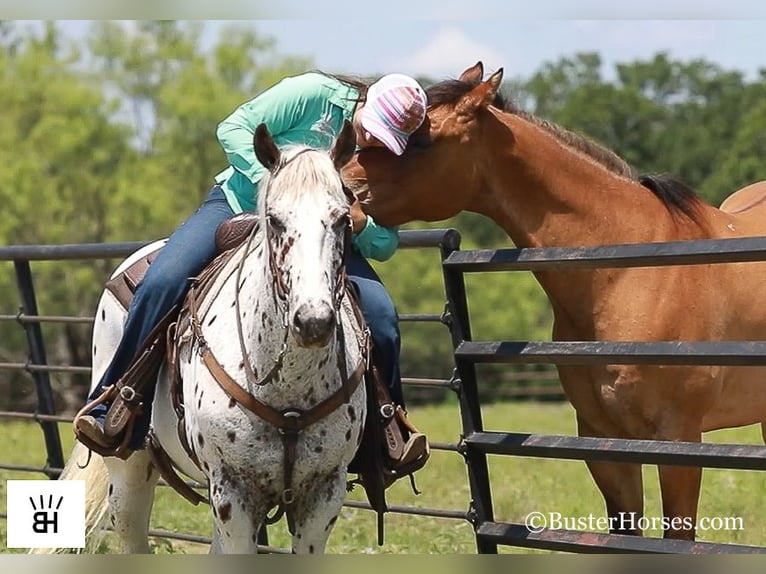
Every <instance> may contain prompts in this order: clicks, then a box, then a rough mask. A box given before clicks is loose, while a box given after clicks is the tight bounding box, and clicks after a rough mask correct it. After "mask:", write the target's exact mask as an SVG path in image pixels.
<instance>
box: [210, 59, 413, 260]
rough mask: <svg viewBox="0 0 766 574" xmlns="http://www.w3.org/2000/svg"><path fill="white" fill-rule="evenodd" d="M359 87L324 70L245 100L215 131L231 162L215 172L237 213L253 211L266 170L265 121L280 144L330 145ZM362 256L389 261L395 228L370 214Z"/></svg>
mask: <svg viewBox="0 0 766 574" xmlns="http://www.w3.org/2000/svg"><path fill="white" fill-rule="evenodd" d="M358 97H359V93H358V91H357V90H356V89H355V88H353V87H351V86H348V85H346V84H344V83H343V82H341V81H339V80H336V79H335V78H331V77H328V76H325V75H323V74H320V73H315V72H308V73H305V74H301V75H299V76H293V77H289V78H285V79H284V80H282V81H281V82H279V83H278V84H276V85H274V86H272V87H271V88H269V89H268V90H266V91H264V92H262V93H260V94H259V95H258V96H256V97H255V98H253V99H252V100H250V101H249V102H245V103H244V104H242V105H241V106H240V107H239V108H237V109H236V110H234V112H233V113H232V114H231V115H230V116H229V117H227V118H226V119H224V120H223V121H222V122H221V123H220V124H219V125H218V129H217V131H216V135H217V137H218V141H219V142H220V144H221V147H223V150H224V152H225V153H226V157H227V158H228V160H229V167H228V168H226V169H225V170H223V171H222V172H221V173H219V174H218V175H217V176H216V177H215V181H216V183H217V184H219V185H220V186H221V189H223V192H224V194H225V195H226V199H227V201H228V202H229V205H230V206H231V208H232V210H233V211H234V213H241V212H242V211H254V210H255V206H256V204H257V197H258V183H259V182H260V181H261V178H262V177H263V175H264V174H265V173H266V172H267V170H266V168H265V167H264V166H263V165H261V164H260V162H259V161H258V160H257V159H256V157H255V150H254V149H253V134H254V133H255V128H256V127H258V125H259V124H261V123H265V124H266V126H267V127H268V128H269V131H270V132H271V134H272V136H273V138H274V142H275V143H276V144H277V146H280V147H282V146H285V145H290V144H299V145H308V146H311V147H315V148H324V149H329V148H330V147H331V146H332V144H333V142H334V141H335V138H336V137H337V135H338V134H339V133H340V130H341V128H342V127H343V121H344V120H351V118H352V116H353V114H354V109H355V107H356V103H357V100H358ZM352 243H353V245H354V247H355V248H356V249H357V251H359V253H360V254H361V255H362V256H363V257H368V258H372V259H376V260H378V261H385V260H386V259H389V258H390V257H391V256H392V255H393V254H394V252H395V251H396V249H397V247H399V231H398V228H396V227H384V226H382V225H378V224H377V223H376V222H375V221H374V219H373V218H372V217H371V216H369V215H368V216H367V223H366V224H365V226H364V228H363V229H362V230H361V231H359V232H358V233H355V234H354V235H353V238H352Z"/></svg>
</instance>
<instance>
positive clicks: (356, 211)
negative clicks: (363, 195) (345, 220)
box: [350, 198, 367, 233]
mask: <svg viewBox="0 0 766 574" xmlns="http://www.w3.org/2000/svg"><path fill="white" fill-rule="evenodd" d="M350 213H351V225H352V229H353V231H354V233H359V232H360V231H362V229H364V226H365V225H367V214H366V213H365V212H364V211H362V204H361V203H359V199H357V198H355V199H354V202H353V203H352V204H351V208H350Z"/></svg>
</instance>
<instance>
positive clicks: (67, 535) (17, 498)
mask: <svg viewBox="0 0 766 574" xmlns="http://www.w3.org/2000/svg"><path fill="white" fill-rule="evenodd" d="M7 486H8V505H7V507H8V548H83V547H84V546H85V482H84V481H81V480H61V481H59V480H9V481H8V483H7Z"/></svg>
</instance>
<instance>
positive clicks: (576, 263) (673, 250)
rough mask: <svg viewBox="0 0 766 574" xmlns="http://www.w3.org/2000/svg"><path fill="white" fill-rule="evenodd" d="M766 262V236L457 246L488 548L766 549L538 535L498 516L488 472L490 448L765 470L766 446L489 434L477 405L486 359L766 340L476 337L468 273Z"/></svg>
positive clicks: (693, 352)
mask: <svg viewBox="0 0 766 574" xmlns="http://www.w3.org/2000/svg"><path fill="white" fill-rule="evenodd" d="M764 261H766V237H750V238H744V239H720V240H702V241H678V242H665V243H648V244H630V245H607V246H598V247H580V248H558V247H557V248H534V249H529V248H527V249H497V250H488V249H483V250H474V251H459V250H455V251H452V252H451V253H449V254H448V255H447V256H446V257H445V258H444V263H443V268H444V273H445V278H446V279H445V281H446V283H447V285H446V289H447V292H448V294H449V295H450V296H448V300H449V301H450V303H451V304H454V305H455V311H454V312H453V316H452V319H453V322H456V323H458V324H457V325H456V326H453V337H454V347H455V363H456V367H457V373H458V376H459V378H461V380H462V382H463V386H462V396H461V410H462V411H463V432H464V437H465V438H464V440H463V441H462V443H461V445H460V447H461V449H462V450H463V452H464V453H465V456H466V459H467V461H468V465H469V478H470V484H471V493H472V497H473V500H474V505H473V512H474V514H475V521H474V527H475V532H476V537H477V547H478V548H479V551H480V552H490V553H494V552H497V546H498V545H500V544H502V545H511V546H519V547H525V548H538V549H548V550H559V551H562V550H563V551H569V552H620V553H623V552H636V553H657V552H670V553H695V554H697V553H766V548H764V547H752V546H743V545H733V544H713V543H695V542H684V541H678V540H658V539H651V538H642V537H632V536H620V535H611V534H601V533H594V532H579V531H577V532H575V531H561V530H543V531H542V532H539V533H532V532H530V530H529V529H528V528H527V527H526V526H524V525H520V524H513V523H503V522H497V521H496V520H495V518H494V515H493V509H492V498H491V485H490V481H489V476H488V474H487V472H486V456H487V455H490V454H492V455H514V456H528V457H544V458H559V459H576V460H609V461H618V462H632V463H642V464H644V463H645V464H672V465H691V466H706V467H715V468H732V469H752V470H764V469H766V447H761V446H751V445H725V444H700V443H682V442H679V443H676V442H660V441H639V440H619V439H608V440H607V439H603V440H602V439H592V438H583V437H563V436H549V435H533V434H520V433H510V432H485V431H484V429H483V427H482V421H481V412H480V409H479V408H477V406H476V405H478V402H479V399H478V392H477V383H476V371H475V367H476V365H477V364H479V363H508V364H542V363H546V364H547V363H551V364H561V365H575V364H576V365H585V364H587V365H595V364H597V365H606V364H669V365H693V364H702V365H766V341H715V342H713V341H693V342H692V341H689V342H686V341H636V342H633V341H630V342H622V341H473V340H472V337H471V331H470V322H469V317H468V313H467V308H466V307H465V303H464V301H465V284H464V278H463V274H465V273H474V272H507V271H547V272H550V271H557V272H558V271H561V272H566V271H568V270H572V269H592V268H606V267H654V266H666V265H697V264H705V265H707V264H712V263H715V264H721V263H729V264H730V263H739V264H745V263H747V262H764ZM466 383H468V384H466Z"/></svg>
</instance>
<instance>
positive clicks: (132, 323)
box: [90, 186, 234, 448]
mask: <svg viewBox="0 0 766 574" xmlns="http://www.w3.org/2000/svg"><path fill="white" fill-rule="evenodd" d="M233 215H234V212H233V211H232V209H231V207H229V204H228V202H227V201H226V197H225V196H224V194H223V191H221V188H219V187H218V186H215V187H213V188H212V189H211V190H210V192H209V193H208V195H207V198H206V199H205V201H204V202H203V203H202V205H200V207H199V208H198V209H197V211H196V212H195V213H194V214H193V215H192V216H191V217H189V218H188V219H187V220H186V221H185V222H183V223H182V224H181V225H180V226H179V227H178V228H177V229H176V230H175V231H174V232H173V233H172V234H171V235H170V237H169V238H168V241H167V243H166V244H165V246H164V247H163V248H162V250H161V251H160V253H159V254H158V255H157V257H156V259H155V260H154V261H153V262H152V264H151V265H149V269H148V270H147V272H146V275H145V276H144V278H143V280H142V281H141V283H139V285H138V287H137V288H136V293H135V295H134V297H133V301H132V302H131V304H130V307H129V308H128V316H127V320H126V321H125V326H124V331H123V334H122V339H121V340H120V344H119V345H118V346H117V350H116V351H115V354H114V357H113V358H112V362H111V363H110V364H109V367H107V369H106V371H105V372H104V375H103V376H102V377H101V380H100V381H99V383H98V385H97V386H96V387H95V389H94V390H93V392H92V393H91V395H90V399H94V398H96V397H98V396H99V395H100V394H101V393H102V392H103V389H104V388H105V387H108V386H109V385H113V384H115V383H117V381H118V380H119V379H120V377H122V376H123V374H124V373H125V371H127V369H128V367H130V364H131V363H132V361H133V359H134V358H135V355H136V353H137V352H138V350H139V349H141V348H142V347H143V345H144V343H145V342H146V338H147V337H148V336H149V334H150V333H151V332H152V330H153V329H154V327H155V326H156V325H157V324H158V323H159V321H160V320H161V319H162V318H163V317H164V316H165V315H166V314H167V313H168V312H169V311H170V310H171V309H172V308H173V306H174V305H176V303H178V302H180V301H181V300H182V299H183V297H184V296H185V295H186V292H187V291H188V289H189V279H191V278H192V277H195V276H197V275H198V274H199V273H200V272H201V271H202V270H203V269H204V268H205V266H206V265H207V264H208V263H209V262H210V261H212V260H213V258H214V257H215V255H216V248H215V232H216V230H217V228H218V225H220V224H221V223H222V222H223V221H225V220H226V219H229V218H230V217H232V216H233ZM152 383H153V381H151V382H150V383H149V384H148V385H146V386H145V387H144V391H143V394H144V399H143V402H144V413H143V414H142V415H141V416H140V417H138V419H137V420H136V423H135V427H134V433H133V439H132V440H131V443H130V446H131V448H139V447H140V446H141V445H142V444H143V440H144V438H145V437H146V433H147V431H148V429H149V422H150V420H151V416H150V410H151V404H152V400H153V398H154V384H152ZM107 409H108V405H106V404H101V405H98V406H97V407H96V408H94V409H93V410H92V411H91V413H90V414H91V415H92V416H94V417H96V419H98V420H100V421H103V419H104V417H105V416H106V411H107Z"/></svg>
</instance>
